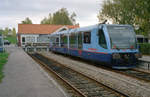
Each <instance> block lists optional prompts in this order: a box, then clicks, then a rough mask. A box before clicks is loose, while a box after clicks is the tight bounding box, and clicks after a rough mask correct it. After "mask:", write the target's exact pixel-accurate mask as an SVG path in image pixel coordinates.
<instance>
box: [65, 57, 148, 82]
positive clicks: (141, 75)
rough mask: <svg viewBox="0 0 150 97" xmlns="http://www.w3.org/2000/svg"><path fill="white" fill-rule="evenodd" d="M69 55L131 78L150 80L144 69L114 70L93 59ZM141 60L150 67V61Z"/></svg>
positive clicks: (141, 62) (74, 58)
mask: <svg viewBox="0 0 150 97" xmlns="http://www.w3.org/2000/svg"><path fill="white" fill-rule="evenodd" d="M67 57H68V58H70V59H73V60H76V61H78V60H80V61H82V62H84V63H86V64H89V65H92V66H96V67H98V68H102V69H105V70H109V71H112V72H116V73H120V74H122V75H125V76H128V77H131V78H135V79H138V80H141V81H145V82H150V73H148V72H144V70H138V69H128V70H113V69H111V68H109V67H105V66H102V65H101V64H98V63H93V62H91V61H85V60H82V59H80V58H77V57H71V56H67ZM139 62H140V63H139V64H147V67H148V69H150V62H147V61H142V60H140V61H139Z"/></svg>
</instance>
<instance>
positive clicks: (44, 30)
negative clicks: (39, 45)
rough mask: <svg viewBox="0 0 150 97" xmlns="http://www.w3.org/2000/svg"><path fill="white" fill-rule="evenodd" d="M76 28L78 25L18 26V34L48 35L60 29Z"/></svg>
mask: <svg viewBox="0 0 150 97" xmlns="http://www.w3.org/2000/svg"><path fill="white" fill-rule="evenodd" d="M64 26H65V27H68V28H69V29H73V28H78V27H79V25H50V24H18V33H19V34H50V33H53V32H55V31H56V30H58V29H60V28H62V27H64Z"/></svg>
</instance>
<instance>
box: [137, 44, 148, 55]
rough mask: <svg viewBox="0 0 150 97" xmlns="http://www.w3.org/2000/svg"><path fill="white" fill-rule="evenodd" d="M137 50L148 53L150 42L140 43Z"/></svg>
mask: <svg viewBox="0 0 150 97" xmlns="http://www.w3.org/2000/svg"><path fill="white" fill-rule="evenodd" d="M139 46H140V47H139V50H140V52H141V53H142V54H146V55H150V44H149V43H140V44H139Z"/></svg>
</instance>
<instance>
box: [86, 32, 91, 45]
mask: <svg viewBox="0 0 150 97" xmlns="http://www.w3.org/2000/svg"><path fill="white" fill-rule="evenodd" d="M84 43H86V44H90V43H91V32H84Z"/></svg>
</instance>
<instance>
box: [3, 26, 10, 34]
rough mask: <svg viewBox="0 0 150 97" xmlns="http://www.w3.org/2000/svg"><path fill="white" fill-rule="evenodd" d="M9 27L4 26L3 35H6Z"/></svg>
mask: <svg viewBox="0 0 150 97" xmlns="http://www.w3.org/2000/svg"><path fill="white" fill-rule="evenodd" d="M10 30H11V29H9V28H8V27H6V28H5V30H4V31H3V35H4V36H7V35H8V32H9V31H10Z"/></svg>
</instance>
